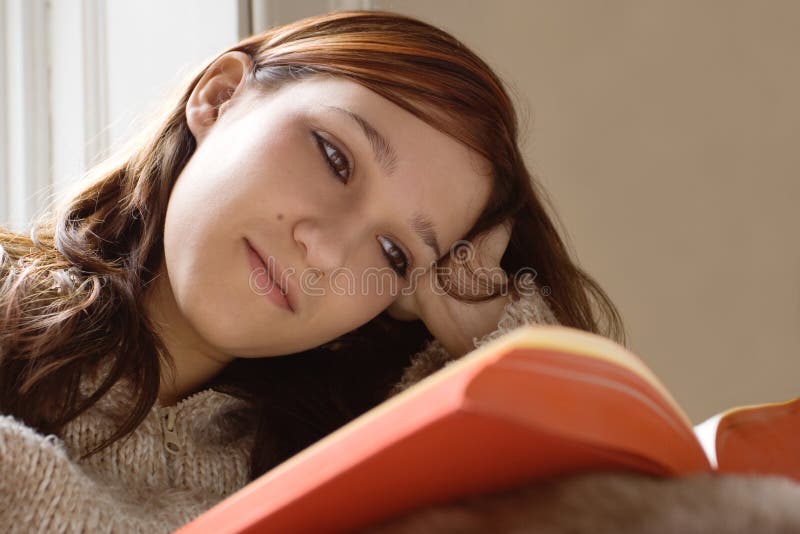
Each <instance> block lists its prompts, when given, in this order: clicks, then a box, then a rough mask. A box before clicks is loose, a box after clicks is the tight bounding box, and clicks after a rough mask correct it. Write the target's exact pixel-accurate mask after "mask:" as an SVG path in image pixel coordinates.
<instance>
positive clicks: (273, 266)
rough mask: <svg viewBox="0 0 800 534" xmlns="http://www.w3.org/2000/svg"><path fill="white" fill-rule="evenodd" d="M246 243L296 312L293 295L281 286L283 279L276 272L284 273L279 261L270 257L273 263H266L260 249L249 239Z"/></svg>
mask: <svg viewBox="0 0 800 534" xmlns="http://www.w3.org/2000/svg"><path fill="white" fill-rule="evenodd" d="M245 243H247V246H248V247H250V249H251V250H252V251H253V252H255V254H256V256H258V258H259V259H260V260H261V263H262V265H263V266H264V269H265V271H266V272H267V276H269V277H270V279H271V280H272V282H273V283H274V284H275V285H276V286H277V287H278V289H280V290H281V294H282V295H283V296H284V297H285V298H286V302H287V303H288V304H289V308H290V309H291V311H292V312H294V310H295V306H294V303H293V298H292V295H291V294H290V293H289V291H288V289H287V288H286V287H284V286H282V285H281V283H280V279H281V277H280V276H278V274H277V273H276V271H277V272H283V270H282V269H281V268H280V265H278V264H277V260H276V259H275V258H274V257H272V256H270V257H271V258H272V261H271V262H268V261H266V260H265V259H264V255H263V254H261V252H259V251H258V249H257V248H256V247H254V246H253V244H252V243H251V242H250V241H249V240H248V239H245ZM286 285H287V286H288V285H289V284H288V281H287V283H286Z"/></svg>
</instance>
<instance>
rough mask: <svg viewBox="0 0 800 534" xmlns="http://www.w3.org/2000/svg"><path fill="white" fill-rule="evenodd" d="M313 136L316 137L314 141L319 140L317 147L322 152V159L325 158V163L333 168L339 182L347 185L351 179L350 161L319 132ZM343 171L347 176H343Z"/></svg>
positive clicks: (332, 170)
mask: <svg viewBox="0 0 800 534" xmlns="http://www.w3.org/2000/svg"><path fill="white" fill-rule="evenodd" d="M311 134H312V135H313V136H314V139H316V140H317V145H318V146H319V149H320V151H321V152H322V157H323V158H325V161H326V162H327V164H328V166H329V167H330V168H331V172H333V174H334V176H335V177H336V178H337V179H338V180H340V181H342V182H344V183H345V184H346V183H347V182H348V180H349V179H350V172H351V171H350V161H349V160H348V159H347V157H346V156H345V155H344V154H343V153H342V151H341V150H339V148H338V147H336V146H334V145H332V144H330V143H329V142H328V141H326V140H325V139H323V138H322V136H320V135H319V134H318V133H317V132H311ZM341 171H345V172H346V175H345V176H342V174H341Z"/></svg>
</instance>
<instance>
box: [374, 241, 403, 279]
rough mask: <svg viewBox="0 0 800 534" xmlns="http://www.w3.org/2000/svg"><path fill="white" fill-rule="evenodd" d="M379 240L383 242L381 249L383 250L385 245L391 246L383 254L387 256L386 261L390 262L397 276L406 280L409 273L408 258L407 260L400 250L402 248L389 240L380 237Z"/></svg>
mask: <svg viewBox="0 0 800 534" xmlns="http://www.w3.org/2000/svg"><path fill="white" fill-rule="evenodd" d="M378 239H380V240H381V248H383V244H384V243H387V244H388V245H389V247H388V249H386V248H384V253H383V254H384V256H386V259H387V260H388V261H389V267H391V268H392V269H394V270H395V272H397V274H399V275H400V276H402V277H404V278H405V276H406V273H407V271H408V258H406V255H405V254H404V253H403V251H402V250H400V247H398V246H397V245H395V244H394V243H392V242H391V241H389V240H388V239H386V238H384V237H380V236H379V237H378Z"/></svg>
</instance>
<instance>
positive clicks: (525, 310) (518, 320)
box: [389, 278, 559, 397]
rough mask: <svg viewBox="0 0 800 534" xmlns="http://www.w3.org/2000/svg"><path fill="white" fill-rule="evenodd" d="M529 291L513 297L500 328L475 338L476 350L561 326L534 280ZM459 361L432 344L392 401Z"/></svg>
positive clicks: (396, 389)
mask: <svg viewBox="0 0 800 534" xmlns="http://www.w3.org/2000/svg"><path fill="white" fill-rule="evenodd" d="M525 287H526V290H525V291H524V292H522V293H521V295H520V296H518V297H510V298H509V302H508V303H507V304H506V305H505V307H504V308H503V313H502V315H501V316H500V320H499V321H498V323H497V328H496V329H495V330H493V331H491V332H489V333H488V334H486V335H484V336H481V337H474V338H472V344H473V346H474V347H475V348H478V347H481V346H483V345H485V344H486V343H488V342H490V341H492V340H495V339H497V338H498V337H500V336H502V335H504V334H507V333H508V332H511V331H512V330H514V329H516V328H519V327H520V326H524V325H530V324H552V325H557V324H559V322H558V320H557V319H556V317H555V315H554V314H553V311H552V309H551V308H550V306H549V305H548V304H547V302H546V301H545V300H544V298H543V297H542V295H541V291H540V289H539V288H538V287H537V286H536V284H535V283H534V282H533V280H532V279H530V278H528V279H527V280H526V282H525ZM457 359H458V358H455V357H454V356H452V355H451V354H450V353H448V352H447V350H446V349H445V348H444V346H443V345H442V344H441V343H440V342H439V340H438V339H432V340H431V341H429V342H428V343H427V344H426V345H425V348H424V349H423V350H422V351H420V352H418V353H417V354H415V355H414V356H412V358H411V364H410V365H409V366H408V367H406V368H405V370H404V371H403V375H402V376H401V377H400V380H399V381H398V383H397V384H395V385H394V387H393V388H392V390H391V391H390V392H389V397H392V396H394V395H397V394H398V393H400V392H401V391H403V390H405V389H407V388H409V387H410V386H412V385H414V384H416V383H417V382H419V381H420V380H422V379H423V378H425V377H427V376H428V375H430V374H432V373H434V372H436V371H438V370H439V369H442V368H443V367H446V366H447V365H449V364H451V363H453V362H454V361H456V360H457Z"/></svg>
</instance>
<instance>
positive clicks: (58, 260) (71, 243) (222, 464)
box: [0, 11, 624, 532]
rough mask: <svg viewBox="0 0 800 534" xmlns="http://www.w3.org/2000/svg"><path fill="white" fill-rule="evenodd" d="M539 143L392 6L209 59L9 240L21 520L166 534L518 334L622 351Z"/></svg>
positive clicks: (291, 30) (471, 72)
mask: <svg viewBox="0 0 800 534" xmlns="http://www.w3.org/2000/svg"><path fill="white" fill-rule="evenodd" d="M517 143H518V131H517V122H516V116H515V112H514V109H513V106H512V103H511V100H510V99H509V96H508V94H507V93H506V91H505V90H504V88H503V84H502V83H501V81H500V80H499V79H498V78H497V76H496V75H495V74H494V73H493V72H492V70H491V69H490V68H489V67H488V66H487V65H486V64H485V63H484V62H483V61H482V60H481V59H480V58H478V57H477V56H476V55H475V54H474V53H473V52H471V51H470V50H468V49H467V48H466V47H465V46H464V45H462V44H461V43H460V42H458V41H457V40H456V39H454V38H453V37H452V36H450V35H448V34H447V33H444V32H443V31H441V30H439V29H437V28H435V27H432V26H430V25H428V24H425V23H423V22H420V21H418V20H414V19H411V18H407V17H403V16H400V15H396V14H391V13H385V12H374V11H352V12H337V13H331V14H327V15H322V16H318V17H313V18H309V19H305V20H301V21H299V22H296V23H293V24H289V25H286V26H283V27H279V28H275V29H271V30H269V31H266V32H264V33H262V34H259V35H254V36H252V37H249V38H247V39H245V40H244V41H242V42H241V43H239V44H238V45H236V46H235V47H233V48H232V49H230V50H227V51H225V52H224V53H221V54H220V55H219V56H218V57H216V58H215V59H214V60H213V61H211V62H210V63H209V64H208V65H205V66H203V68H201V69H200V70H199V71H198V72H197V73H196V75H195V76H194V77H193V79H191V81H190V82H189V83H188V84H187V85H186V86H185V87H182V88H180V90H179V92H178V93H177V94H176V97H175V99H174V100H173V101H170V102H168V103H167V105H166V108H165V111H164V113H163V115H161V116H159V117H156V118H155V119H154V120H153V121H152V124H151V127H150V129H148V130H147V131H144V132H142V134H141V135H140V137H137V138H135V139H133V140H132V141H131V142H129V143H128V144H127V145H126V146H125V147H124V148H123V149H121V150H120V151H119V152H118V153H117V154H115V155H114V156H112V157H110V158H108V159H107V160H106V161H104V162H103V163H101V164H100V165H98V166H97V167H95V168H94V169H92V170H91V171H90V173H89V175H88V176H87V177H86V180H84V181H83V182H82V183H81V184H80V187H79V188H77V189H76V192H75V193H74V194H73V195H72V196H70V197H69V198H66V199H65V200H64V201H63V202H61V203H59V204H58V205H56V206H55V207H54V208H53V209H52V210H50V211H48V212H47V213H46V214H45V215H44V216H43V217H42V218H41V219H40V220H38V221H37V222H36V223H35V225H34V227H33V228H32V230H31V231H30V232H29V233H28V234H26V235H19V234H15V233H12V232H8V231H5V232H2V233H0V246H2V248H0V281H1V282H2V284H1V285H0V311H2V313H1V314H0V351H1V352H0V413H2V414H4V415H3V416H1V417H0V466H1V467H0V469H2V478H0V501H2V502H3V503H4V506H2V507H0V519H2V524H3V525H4V528H5V527H9V528H11V529H14V528H17V529H20V530H29V529H35V530H49V529H66V530H84V529H89V530H95V529H102V530H112V531H115V530H120V531H129V530H146V531H148V532H155V531H164V530H170V529H173V528H175V527H177V526H179V525H181V524H183V523H185V522H187V521H188V520H190V519H192V518H193V517H195V516H197V515H198V514H199V513H201V512H202V511H203V510H205V509H207V508H209V507H210V506H212V505H213V504H214V503H216V502H217V501H219V500H221V499H222V498H223V497H225V496H226V495H228V494H230V493H231V492H233V491H235V490H237V489H239V488H241V487H242V486H243V485H245V484H246V483H247V482H248V481H250V480H252V479H253V478H255V477H257V476H258V475H260V474H262V473H264V472H266V471H267V470H269V469H270V468H272V467H274V466H275V465H277V464H278V463H280V462H282V461H283V460H285V459H287V458H288V457H290V456H292V455H293V454H295V453H296V452H298V451H300V450H302V449H303V448H305V447H306V446H308V445H309V444H311V443H313V442H314V441H317V440H318V439H320V438H321V437H323V436H325V435H326V434H328V433H329V432H331V431H333V430H335V429H336V428H338V427H340V426H341V425H343V424H344V423H346V422H348V421H350V420H352V419H353V418H355V417H357V416H358V415H360V414H362V413H363V412H365V411H366V410H368V409H370V408H372V407H374V406H375V405H377V404H378V403H380V402H382V401H383V400H385V399H386V398H387V397H389V396H391V395H393V394H395V393H397V392H398V391H401V390H402V389H404V388H405V387H408V386H409V385H411V384H413V383H415V382H416V381H418V380H419V379H421V378H422V377H424V376H426V375H428V374H430V373H431V372H433V371H435V370H436V369H438V368H440V367H442V366H443V365H445V364H446V363H447V362H448V361H452V360H454V359H456V358H458V357H460V356H461V355H463V354H465V353H467V352H469V351H470V350H472V349H474V348H475V347H477V346H480V345H482V344H483V343H485V342H486V341H488V340H490V339H494V338H496V337H498V336H500V335H502V334H503V333H505V332H507V331H509V330H511V329H513V328H515V327H517V326H519V325H522V324H526V323H528V324H530V323H560V324H563V325H567V326H571V327H575V328H580V329H583V330H587V331H590V332H595V333H600V334H603V335H606V336H609V337H612V338H613V339H615V340H617V341H619V342H621V343H623V344H624V332H623V329H622V325H621V320H620V318H619V315H618V313H617V311H616V309H615V308H614V306H613V304H612V303H611V302H610V300H609V299H608V298H607V297H606V295H605V294H604V292H603V291H602V290H601V289H600V287H599V286H598V285H597V284H596V283H595V282H594V281H593V280H592V279H591V278H590V277H589V276H588V275H587V274H586V273H584V272H583V271H582V270H581V269H580V268H579V267H578V266H577V265H576V264H575V263H574V262H573V261H572V260H571V259H570V257H569V254H568V252H567V250H566V248H565V246H564V244H563V242H562V240H561V238H560V237H559V235H558V233H557V231H556V229H555V227H554V225H553V224H552V222H551V215H550V214H548V212H547V211H546V209H545V203H544V197H543V193H542V191H541V190H540V189H539V187H538V184H537V183H536V182H535V181H534V180H532V177H531V174H530V173H529V172H528V170H527V169H526V166H525V163H524V161H523V157H522V155H521V153H520V150H519V147H518V144H517ZM487 273H488V274H487ZM465 274H466V275H467V276H464V275H465ZM373 275H374V276H373ZM387 285H388V286H389V287H388V288H387ZM602 323H605V329H603V328H601V326H600V325H601V324H602Z"/></svg>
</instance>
